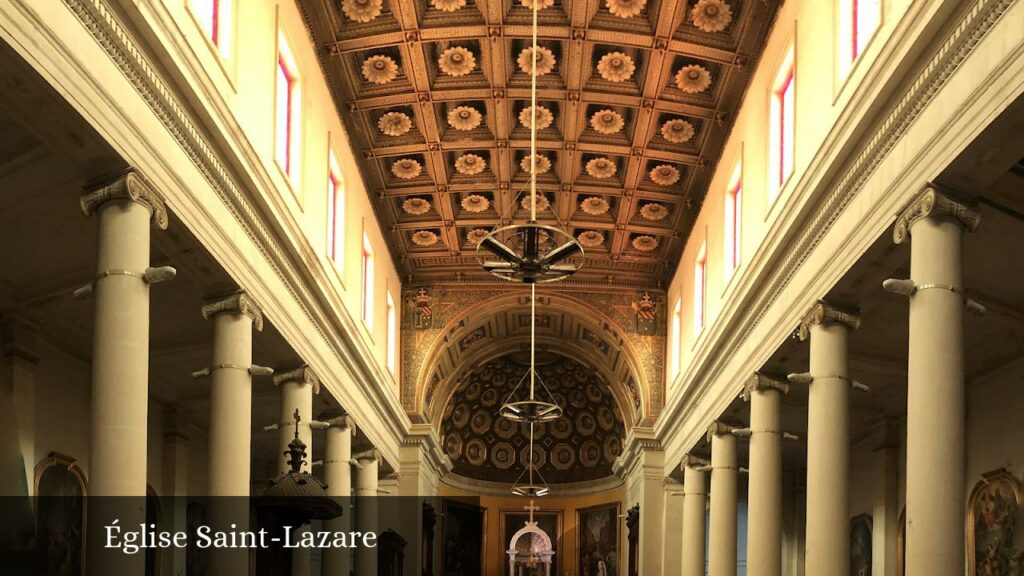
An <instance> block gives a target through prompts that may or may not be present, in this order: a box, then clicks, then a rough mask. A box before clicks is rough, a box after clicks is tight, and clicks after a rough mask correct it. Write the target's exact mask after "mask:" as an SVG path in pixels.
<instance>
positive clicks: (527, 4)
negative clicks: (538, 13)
mask: <svg viewBox="0 0 1024 576" xmlns="http://www.w3.org/2000/svg"><path fill="white" fill-rule="evenodd" d="M519 4H520V5H521V6H522V7H523V8H528V9H530V10H533V7H534V5H537V4H539V6H537V10H544V9H545V8H551V7H552V6H554V5H555V0H519Z"/></svg>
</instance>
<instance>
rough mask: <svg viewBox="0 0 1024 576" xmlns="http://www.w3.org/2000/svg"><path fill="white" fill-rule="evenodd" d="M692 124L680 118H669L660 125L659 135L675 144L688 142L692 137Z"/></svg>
mask: <svg viewBox="0 0 1024 576" xmlns="http://www.w3.org/2000/svg"><path fill="white" fill-rule="evenodd" d="M693 134H694V129H693V124H690V123H689V122H687V121H686V120H683V119H682V118H676V119H675V120H669V121H668V122H665V123H664V124H662V125H661V137H662V138H664V139H665V140H668V141H669V142H673V143H675V144H682V143H684V142H689V141H690V140H691V139H692V138H693Z"/></svg>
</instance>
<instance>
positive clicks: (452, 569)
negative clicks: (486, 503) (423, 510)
mask: <svg viewBox="0 0 1024 576" xmlns="http://www.w3.org/2000/svg"><path fill="white" fill-rule="evenodd" d="M442 507H443V512H442V514H443V516H442V526H443V528H442V530H443V534H444V540H443V542H444V544H443V546H442V548H441V562H442V566H443V568H442V571H441V574H442V575H443V576H480V574H483V573H484V564H483V557H484V527H485V526H486V522H485V516H486V513H487V511H486V509H484V508H481V507H480V506H475V505H473V504H469V503H466V502H460V501H458V500H447V499H446V500H444V501H443V502H442Z"/></svg>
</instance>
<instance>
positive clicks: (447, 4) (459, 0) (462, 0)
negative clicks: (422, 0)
mask: <svg viewBox="0 0 1024 576" xmlns="http://www.w3.org/2000/svg"><path fill="white" fill-rule="evenodd" d="M430 4H431V5H432V6H433V7H434V8H437V9H438V10H440V11H441V12H456V11H458V10H461V9H463V8H465V7H466V0H430Z"/></svg>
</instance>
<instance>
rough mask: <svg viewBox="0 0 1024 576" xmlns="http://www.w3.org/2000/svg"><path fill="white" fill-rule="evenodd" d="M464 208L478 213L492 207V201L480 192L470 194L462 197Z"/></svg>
mask: <svg viewBox="0 0 1024 576" xmlns="http://www.w3.org/2000/svg"><path fill="white" fill-rule="evenodd" d="M461 205H462V209H463V210H465V211H466V212H472V213H474V214H478V213H480V212H483V211H484V210H487V209H488V208H490V207H491V201H490V200H488V199H487V198H486V197H484V196H481V195H479V194H470V195H469V196H466V197H465V198H463V199H462V204H461Z"/></svg>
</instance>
